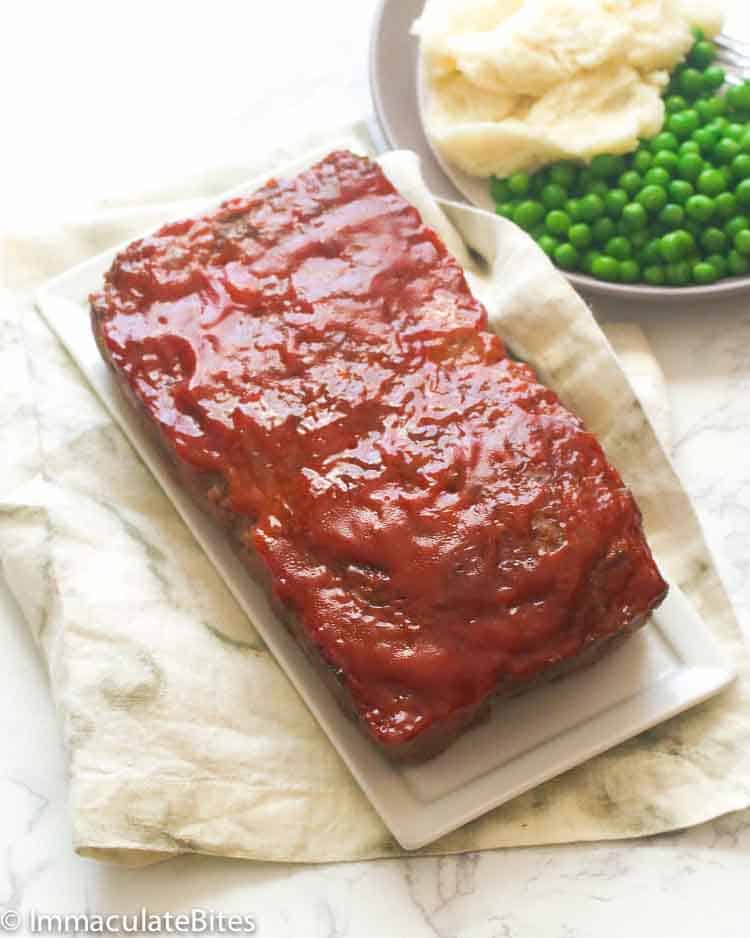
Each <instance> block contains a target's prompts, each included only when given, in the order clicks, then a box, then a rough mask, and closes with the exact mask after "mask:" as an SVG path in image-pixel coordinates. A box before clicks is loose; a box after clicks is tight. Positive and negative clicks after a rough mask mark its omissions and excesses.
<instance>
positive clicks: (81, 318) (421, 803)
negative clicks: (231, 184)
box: [37, 166, 734, 850]
mask: <svg viewBox="0 0 750 938" xmlns="http://www.w3.org/2000/svg"><path fill="white" fill-rule="evenodd" d="M297 169H298V167H297V166H290V167H288V168H287V171H289V172H291V171H297ZM257 184H258V183H257V182H256V181H252V182H250V183H248V184H247V185H246V186H242V187H240V189H235V190H233V191H232V193H226V194H225V195H224V196H222V197H221V198H220V199H216V200H212V202H211V203H210V204H208V206H207V207H208V208H211V207H212V205H214V204H218V202H219V201H222V200H223V199H224V198H227V197H228V196H229V195H230V194H231V195H236V194H237V193H238V192H240V191H252V189H254V188H256V187H257ZM116 250H118V249H113V250H111V251H108V252H106V253H105V254H101V255H99V256H98V257H95V258H93V259H92V260H90V261H87V262H86V263H84V264H82V265H80V266H79V267H76V268H74V269H73V270H70V271H68V272H67V273H65V274H63V275H62V276H61V277H58V278H57V279H56V280H53V281H51V282H50V283H48V284H47V285H46V286H45V287H44V288H43V289H42V290H40V292H39V294H38V296H37V305H38V307H39V309H40V311H41V313H42V315H43V316H44V318H45V319H46V320H47V322H48V323H49V325H50V327H51V328H52V329H53V331H54V332H55V333H56V334H57V336H58V337H59V338H60V340H61V341H62V343H63V344H64V345H65V347H66V348H67V349H68V351H69V352H70V354H71V356H72V357H73V359H74V360H75V361H76V363H77V364H78V366H79V368H80V369H81V371H82V372H83V374H84V375H85V376H86V378H87V379H88V381H89V382H90V384H91V386H92V388H93V389H94V391H95V392H96V393H97V394H98V395H99V397H100V398H101V400H102V401H103V402H104V404H105V405H106V407H107V408H108V409H109V411H110V412H111V414H112V416H113V417H114V418H115V420H117V422H118V423H119V424H120V426H121V427H122V429H123V430H124V432H125V433H126V435H127V436H128V438H129V439H130V441H131V443H132V444H133V446H134V447H135V449H136V451H137V452H138V453H139V454H140V456H141V458H142V459H143V460H144V462H145V463H146V465H147V466H148V467H149V468H150V470H151V472H152V473H153V474H154V476H155V477H156V478H157V480H158V481H159V483H160V484H161V486H162V487H163V488H164V490H165V492H166V493H167V494H168V495H169V497H170V498H171V499H172V501H173V503H174V505H175V507H176V509H177V511H178V512H179V513H180V515H181V516H182V518H183V519H184V521H185V522H186V524H187V525H188V526H189V527H190V529H191V530H192V532H193V533H194V535H195V537H196V539H197V541H198V542H199V544H200V545H201V546H202V547H203V549H204V550H205V551H206V553H207V554H208V556H209V557H210V558H211V560H212V561H213V563H214V564H215V565H216V567H217V569H218V570H219V572H220V573H221V575H222V576H223V577H224V579H225V581H226V583H227V585H228V586H229V588H230V590H231V591H232V593H233V594H234V596H235V597H236V599H237V601H238V602H239V603H240V605H241V606H242V608H243V609H244V610H245V612H246V613H247V615H248V616H249V617H250V619H251V620H252V621H253V623H254V625H255V626H256V628H257V629H258V632H259V633H260V634H261V635H262V637H263V639H264V640H265V642H266V643H267V645H268V647H269V648H270V649H271V651H272V653H273V654H274V655H275V657H276V660H277V661H278V662H279V664H280V665H281V667H282V668H283V669H284V671H285V672H286V674H287V676H288V678H289V680H290V681H291V682H292V683H293V684H294V686H295V687H296V688H297V691H298V692H299V693H300V694H301V696H302V698H303V699H304V700H305V702H306V703H307V705H308V707H309V708H310V709H311V710H312V712H313V713H314V715H315V716H316V718H317V719H318V721H319V722H320V724H321V726H322V727H323V729H324V730H325V732H326V733H327V734H328V736H329V738H330V740H331V742H332V743H333V745H334V746H335V747H336V749H337V750H338V752H339V753H340V755H341V756H342V758H343V759H344V761H345V762H346V764H347V765H348V767H349V769H350V770H351V772H352V773H353V775H354V777H355V778H356V779H357V781H358V782H359V784H360V785H361V786H362V788H363V790H364V791H365V793H366V795H367V796H368V798H369V799H370V801H371V802H372V804H373V805H374V807H375V809H376V810H377V811H378V813H379V814H380V816H381V817H382V818H383V821H384V822H385V823H386V825H387V826H388V828H389V829H390V830H391V832H392V833H393V835H394V837H395V838H396V839H397V840H398V842H399V843H400V844H401V846H402V847H404V848H405V849H407V850H414V849H417V848H418V847H422V846H424V845H425V844H428V843H430V842H431V841H433V840H436V839H437V838H438V837H440V836H442V835H443V834H447V833H449V832H450V831H452V830H455V829H456V828H458V827H460V826H461V825H463V824H465V823H466V822H468V821H471V820H473V819H474V818H476V817H479V816H480V815H481V814H484V813H485V812H486V811H489V810H490V809H492V808H495V807H497V806H498V805H500V804H503V803H504V802H506V801H509V800H510V799H511V798H514V797H515V796H516V795H519V794H521V793H522V792H524V791H528V790H529V789H531V788H533V787H535V786H536V785H539V784H540V783H542V782H544V781H546V780H547V779H550V778H553V777H554V776H556V775H559V774H560V773H561V772H564V771H566V770H567V769H570V768H572V767H573V766H575V765H579V764H580V763H582V762H584V761H586V760H587V759H590V758H591V757H592V756H594V755H596V754H597V753H600V752H603V751H604V750H605V749H609V748H611V747H612V746H615V745H617V743H620V742H622V741H623V740H625V739H628V738H629V737H631V736H635V735H636V734H637V733H640V732H641V731H642V730H645V729H648V728H649V727H651V726H654V725H655V724H657V723H660V722H662V721H663V720H666V719H668V718H669V717H671V716H674V715H675V714H677V713H679V712H681V711H682V710H685V709H687V708H688V707H691V706H693V705H694V704H696V703H699V702H700V701H702V700H705V699H706V698H707V697H710V696H711V695H712V694H715V693H717V692H718V691H719V690H721V689H722V688H723V687H725V686H726V685H727V684H728V683H730V681H731V680H732V678H733V677H734V673H733V669H732V666H731V665H730V663H729V662H728V660H727V659H726V658H725V656H724V653H723V652H722V650H721V648H720V647H719V646H718V644H717V643H716V641H715V639H714V638H713V636H712V634H711V633H710V631H709V630H708V628H707V627H706V626H705V625H704V623H703V622H702V621H701V620H700V619H699V618H698V616H697V615H696V613H695V612H694V610H693V609H692V608H691V606H690V604H689V603H688V602H687V600H686V599H685V597H684V596H683V595H682V594H681V593H680V591H679V590H678V589H677V588H676V587H675V586H672V587H671V589H670V593H669V598H668V599H667V601H666V602H665V603H664V604H663V605H662V607H661V608H660V609H659V610H658V612H657V613H656V614H655V615H654V616H653V618H652V620H651V622H650V624H649V625H648V626H647V627H646V628H645V629H643V630H641V631H640V632H639V633H637V634H636V635H635V636H633V637H632V638H631V639H630V640H629V641H627V642H626V643H625V644H623V645H622V646H621V647H620V648H619V649H618V650H617V651H615V652H613V653H611V654H609V655H607V656H606V657H605V658H603V659H602V660H601V661H600V662H598V663H597V664H596V665H594V666H593V667H591V668H588V669H586V670H584V671H581V672H579V673H577V674H574V675H572V676H570V677H567V678H565V679H564V680H561V681H557V682H554V683H551V684H548V685H547V686H543V687H541V688H539V689H537V690H534V691H533V692H530V693H528V694H525V695H522V696H520V697H517V698H515V699H513V700H509V701H503V702H502V703H501V704H499V705H497V706H495V707H493V709H492V711H491V713H490V716H489V718H488V719H487V720H485V721H484V722H482V723H480V724H478V725H477V726H475V727H473V728H472V729H470V730H468V731H467V732H465V733H464V734H463V736H462V737H461V738H460V739H459V740H458V741H457V742H455V743H454V744H453V745H452V746H451V747H450V748H449V749H448V750H447V752H445V753H443V754H442V755H440V756H437V757H436V758H434V759H431V760H429V761H428V762H425V763H422V764H418V765H408V766H398V765H393V764H391V763H390V762H389V761H388V760H387V759H386V758H385V757H384V756H382V755H381V754H380V752H379V751H378V750H377V749H376V748H375V746H374V745H372V744H371V743H370V742H368V740H367V739H366V738H365V737H364V736H362V735H361V733H360V732H359V730H358V729H357V727H356V726H355V725H354V723H353V721H352V720H351V719H349V718H348V717H347V716H346V715H345V714H344V713H343V712H342V711H341V710H340V708H339V707H338V705H337V703H336V702H335V700H334V698H333V696H332V695H331V694H330V692H329V691H328V690H327V688H326V687H325V686H324V685H323V683H322V682H321V680H320V678H319V676H318V674H317V673H316V672H315V669H314V668H313V666H312V665H311V664H310V663H309V662H308V660H307V659H306V658H305V656H304V654H303V653H302V652H301V651H300V649H299V648H298V646H297V645H296V643H295V642H294V640H293V639H292V638H291V636H290V635H289V633H288V632H287V630H286V628H285V627H284V625H283V624H282V623H281V621H280V620H279V619H278V618H277V617H276V616H275V615H274V613H273V612H272V611H271V609H270V607H269V605H268V603H267V601H266V599H265V597H264V595H263V593H262V591H261V590H260V589H259V588H258V587H257V586H256V585H255V583H253V582H252V581H251V580H250V578H249V577H248V575H247V573H246V571H245V569H244V567H243V566H242V564H241V563H240V561H239V560H238V559H237V557H236V556H235V554H234V552H233V550H232V548H231V546H230V544H229V542H228V540H227V539H226V537H225V536H224V534H223V532H221V531H220V530H219V529H218V528H217V527H216V526H215V525H214V524H213V522H211V521H210V520H209V519H208V518H207V517H206V516H205V515H204V514H203V513H202V512H201V511H200V509H198V508H197V507H196V506H195V505H194V504H193V503H192V501H191V500H190V498H189V497H188V496H187V495H186V494H185V493H184V492H183V490H182V489H181V488H180V487H179V486H178V485H177V484H176V483H175V481H174V479H173V478H172V476H171V474H170V472H169V470H168V469H167V467H166V463H165V461H164V460H163V457H162V456H161V455H160V453H159V452H158V450H157V449H156V447H154V446H153V445H152V444H151V442H150V441H149V440H148V439H147V437H146V434H145V433H144V432H143V430H142V428H141V427H140V425H139V423H138V420H137V419H135V417H134V414H133V412H132V411H131V409H130V408H129V406H128V405H127V404H125V403H124V402H123V400H122V399H121V397H120V396H119V393H118V392H117V389H116V387H115V385H114V382H113V380H112V378H111V376H110V373H109V370H108V368H107V367H106V365H105V364H104V362H103V361H102V359H101V357H100V356H99V352H98V350H97V347H96V344H95V342H94V339H93V336H92V334H91V330H90V327H89V311H88V295H89V293H91V292H92V291H94V290H96V289H98V288H99V287H100V285H101V280H102V276H103V274H104V272H105V270H107V268H108V267H109V266H110V264H111V263H112V260H113V258H114V255H115V253H116Z"/></svg>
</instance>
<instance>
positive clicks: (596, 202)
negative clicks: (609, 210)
mask: <svg viewBox="0 0 750 938" xmlns="http://www.w3.org/2000/svg"><path fill="white" fill-rule="evenodd" d="M603 214H604V200H603V199H602V197H601V196H600V195H596V193H594V192H591V193H589V194H588V195H585V196H583V198H582V199H581V200H580V202H579V203H578V213H577V215H576V220H580V221H594V220H595V219H597V218H599V216H600V215H603Z"/></svg>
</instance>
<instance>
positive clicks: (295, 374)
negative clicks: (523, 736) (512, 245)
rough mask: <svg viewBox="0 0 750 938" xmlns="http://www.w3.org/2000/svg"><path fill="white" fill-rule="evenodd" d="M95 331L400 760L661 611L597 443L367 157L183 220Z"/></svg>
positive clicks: (100, 300)
mask: <svg viewBox="0 0 750 938" xmlns="http://www.w3.org/2000/svg"><path fill="white" fill-rule="evenodd" d="M529 302H533V297H531V296H530V297H529ZM91 311H92V322H93V329H94V333H95V336H96V339H97V342H98V344H99V348H100V349H101V353H102V355H103V356H104V358H105V359H106V361H107V362H108V363H109V365H110V366H111V367H112V369H113V371H114V374H115V375H116V377H117V381H118V383H119V385H120V387H121V388H122V390H123V391H124V393H125V394H126V396H127V397H128V399H129V400H130V401H131V402H132V404H133V406H135V407H136V408H137V409H138V411H139V412H140V413H141V415H142V418H143V420H144V421H145V423H146V425H147V426H148V428H149V429H150V432H151V433H152V434H153V436H154V438H155V439H157V440H158V442H159V444H160V446H161V447H162V449H163V450H164V452H165V453H166V454H167V456H168V457H169V458H170V460H171V462H172V464H173V466H174V469H175V471H176V472H177V474H178V475H179V477H180V479H181V480H182V481H183V483H184V484H185V485H186V486H187V487H188V488H189V489H190V491H191V492H192V493H193V496H194V497H195V498H196V500H197V501H198V502H199V503H200V504H201V505H202V506H203V507H204V508H205V509H206V510H207V511H210V512H211V513H212V514H213V515H214V517H215V518H216V519H217V521H218V523H220V524H221V525H223V526H224V527H225V528H226V529H227V531H228V532H229V535H230V537H231V538H232V540H233V543H234V545H235V547H236V549H237V550H238V552H239V554H240V556H241V557H242V559H243V561H244V562H245V564H246V565H247V567H248V570H249V571H250V573H251V574H252V575H253V576H255V577H258V578H260V579H261V580H262V582H263V583H264V584H265V586H266V588H267V590H268V593H269V595H270V596H271V597H272V600H273V602H274V603H275V605H276V608H277V609H278V611H279V612H280V614H281V615H282V617H283V619H284V621H285V622H286V623H287V624H288V625H289V626H290V627H291V628H292V630H293V631H294V633H295V635H296V636H297V637H298V638H299V640H300V641H301V643H302V644H303V646H304V647H305V648H306V650H307V651H308V652H309V653H310V654H311V655H312V657H313V658H314V659H315V660H316V661H317V662H319V663H320V664H321V665H322V666H323V667H322V669H321V670H322V672H323V673H324V674H325V677H326V680H327V681H328V683H329V684H330V685H331V686H332V687H333V688H334V690H335V692H336V694H337V696H338V697H339V699H340V700H341V701H342V703H343V704H344V705H345V707H346V708H347V709H348V710H349V711H350V712H351V713H352V714H354V715H355V716H356V718H357V719H358V721H359V723H360V725H361V727H362V728H363V730H364V731H365V732H366V734H367V735H368V736H369V737H370V738H371V739H372V740H373V741H374V742H375V743H376V744H377V745H378V746H380V747H381V749H382V751H384V752H385V753H386V754H388V755H389V756H392V757H397V758H398V757H425V756H428V755H432V754H434V753H436V752H438V751H439V750H441V749H442V748H444V747H445V746H446V745H447V744H448V743H449V742H450V741H451V740H452V739H453V738H454V737H455V736H456V734H457V733H459V732H460V730H461V729H462V728H463V727H465V726H466V725H467V724H468V723H469V722H471V721H472V720H473V719H474V718H476V716H477V715H478V714H479V713H480V712H481V711H482V710H483V709H484V708H485V706H486V704H487V702H488V701H489V700H490V698H491V697H492V696H493V695H498V694H499V695H509V694H512V693H516V692H518V691H520V690H523V689H525V688H527V687H530V686H532V685H533V684H534V683H536V682H538V681H539V680H544V679H546V678H548V677H552V676H556V675H558V674H561V673H564V672H566V671H570V670H572V669H574V668H576V667H579V666H580V665H582V664H584V663H587V662H589V661H591V660H592V659H593V658H595V657H597V656H598V655H600V654H601V653H602V652H603V651H604V650H606V649H607V648H609V647H611V646H612V644H613V643H614V642H615V641H617V640H618V639H620V638H622V636H623V635H625V634H627V633H629V632H631V631H632V630H634V629H636V628H638V627H639V626H641V625H642V624H643V623H644V622H645V621H646V619H647V617H648V615H649V613H650V612H651V611H652V610H653V609H654V607H655V606H657V605H658V604H659V602H660V601H661V600H662V598H663V597H664V595H665V593H666V584H665V583H664V581H663V579H662V578H661V576H660V575H659V571H658V569H657V567H656V565H655V563H654V560H653V558H652V556H651V553H650V551H649V547H648V545H647V543H646V540H645V538H644V534H643V530H642V527H641V517H640V513H639V510H638V507H637V506H636V503H635V501H634V499H633V496H632V495H631V493H630V492H629V491H628V489H627V488H626V487H625V485H624V484H623V482H622V479H621V478H620V476H619V475H618V473H617V470H616V469H615V468H614V467H613V466H611V465H610V464H609V462H608V461H607V458H606V456H605V455H604V453H603V451H602V448H601V447H600V446H599V444H598V442H597V441H596V439H595V438H594V437H593V436H592V434H591V433H589V432H587V430H586V429H585V427H584V426H583V424H582V422H581V421H580V420H579V419H578V418H577V417H576V416H574V415H573V414H572V413H570V411H568V410H567V409H566V408H565V407H564V406H563V405H562V404H561V402H560V400H559V399H558V398H557V396H556V395H555V394H554V392H553V391H551V390H550V389H549V388H547V387H545V386H544V385H543V384H542V383H541V382H540V381H539V379H538V378H537V377H536V376H535V374H534V372H533V371H532V369H531V368H529V367H528V366H527V365H525V364H523V363H520V362H518V361H516V360H514V359H513V358H512V357H510V356H509V355H508V353H507V351H506V348H505V346H504V345H503V342H502V340H501V338H499V337H498V336H497V335H495V334H494V333H493V332H491V331H490V330H489V329H488V325H487V314H486V311H485V309H484V308H483V306H482V305H481V303H479V302H478V301H477V300H476V299H475V298H474V297H473V296H472V294H471V292H470V290H469V288H468V286H467V283H466V281H465V279H464V274H463V272H462V270H461V268H460V267H459V265H458V264H457V262H456V261H455V260H454V259H453V257H451V256H450V255H449V254H448V252H447V250H446V248H445V246H444V245H443V243H442V241H441V240H440V238H439V237H438V235H437V234H436V233H435V232H434V231H433V230H431V229H430V228H428V227H427V226H426V225H424V224H423V223H422V220H421V218H420V216H419V213H418V212H417V211H416V209H415V208H414V207H413V206H411V205H410V204H409V203H408V202H407V201H406V200H405V199H404V198H403V197H402V196H401V195H400V194H399V193H398V192H397V191H396V190H395V189H394V187H393V186H392V185H391V184H390V182H389V181H388V180H387V179H386V177H385V176H384V174H383V172H382V171H381V169H380V168H379V167H378V165H377V164H375V163H374V162H372V161H370V160H369V159H366V158H363V157H360V156H355V155H354V154H352V153H349V152H334V153H331V154H330V155H328V156H327V157H326V158H325V159H323V160H322V161H321V162H319V163H318V164H317V165H315V166H313V167H312V168H311V169H309V170H307V171H305V172H302V173H300V174H299V175H298V176H296V177H294V178H291V179H278V180H272V181H270V182H268V183H267V184H266V185H265V186H263V187H262V188H261V189H259V190H258V191H257V192H255V193H253V194H252V195H247V196H242V197H239V198H234V199H231V200H230V201H228V202H225V203H224V204H223V205H222V206H221V207H220V208H219V209H218V210H217V211H215V212H213V213H211V214H207V215H204V216H202V217H196V218H190V219H187V220H185V221H179V222H176V223H174V224H168V225H165V226H164V227H163V228H161V229H160V230H159V231H157V232H156V233H155V234H154V235H152V236H151V237H147V238H144V239H142V240H139V241H136V242H134V243H133V244H131V245H130V246H129V247H127V248H126V249H125V250H123V251H121V252H120V253H119V254H118V255H117V257H116V259H115V261H114V263H113V264H112V267H111V268H110V270H109V271H108V273H107V274H106V276H105V278H104V285H103V289H102V290H101V292H99V293H96V294H94V295H92V297H91Z"/></svg>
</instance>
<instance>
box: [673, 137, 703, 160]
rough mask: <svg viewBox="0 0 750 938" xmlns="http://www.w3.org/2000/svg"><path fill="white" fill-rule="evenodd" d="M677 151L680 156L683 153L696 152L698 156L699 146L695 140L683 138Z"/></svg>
mask: <svg viewBox="0 0 750 938" xmlns="http://www.w3.org/2000/svg"><path fill="white" fill-rule="evenodd" d="M677 152H678V154H679V155H680V156H682V154H683V153H697V154H698V156H700V152H701V148H700V146H699V144H697V143H696V142H695V140H684V141H683V142H682V143H681V144H680V149H679V150H678V151H677Z"/></svg>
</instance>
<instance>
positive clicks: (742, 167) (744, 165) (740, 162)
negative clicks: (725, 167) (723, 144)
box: [730, 152, 750, 182]
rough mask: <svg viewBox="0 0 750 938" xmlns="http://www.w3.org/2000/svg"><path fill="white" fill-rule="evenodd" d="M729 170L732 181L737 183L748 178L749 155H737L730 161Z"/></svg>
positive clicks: (749, 170) (749, 173)
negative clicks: (734, 180)
mask: <svg viewBox="0 0 750 938" xmlns="http://www.w3.org/2000/svg"><path fill="white" fill-rule="evenodd" d="M730 169H731V172H732V176H733V177H734V179H736V180H738V181H739V182H741V181H742V180H743V179H748V178H750V153H742V152H740V153H738V154H737V156H735V158H734V159H733V160H732V165H731V167H730Z"/></svg>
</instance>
